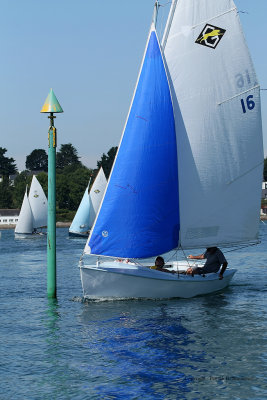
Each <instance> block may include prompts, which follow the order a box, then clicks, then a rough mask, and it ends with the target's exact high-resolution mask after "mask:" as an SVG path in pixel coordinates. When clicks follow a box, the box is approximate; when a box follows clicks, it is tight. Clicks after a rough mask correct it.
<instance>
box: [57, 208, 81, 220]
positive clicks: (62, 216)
mask: <svg viewBox="0 0 267 400" xmlns="http://www.w3.org/2000/svg"><path fill="white" fill-rule="evenodd" d="M75 213H76V211H69V210H61V209H60V208H57V210H56V220H57V222H58V221H59V222H70V221H72V220H73V218H74V216H75Z"/></svg>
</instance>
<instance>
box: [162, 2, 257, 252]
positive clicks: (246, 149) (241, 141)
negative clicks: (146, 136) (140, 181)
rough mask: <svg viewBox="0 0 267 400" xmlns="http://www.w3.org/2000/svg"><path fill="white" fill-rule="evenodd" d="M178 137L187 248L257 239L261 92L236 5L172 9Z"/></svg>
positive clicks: (170, 60)
mask: <svg viewBox="0 0 267 400" xmlns="http://www.w3.org/2000/svg"><path fill="white" fill-rule="evenodd" d="M163 45H164V46H165V49H164V54H165V58H166V63H167V67H168V70H169V75H170V82H171V86H172V95H173V103H174V114H175V122H176V134H177V154H178V175H179V208H180V224H181V226H180V244H181V246H182V247H183V248H192V247H203V246H211V245H223V244H233V243H240V242H246V241H250V240H254V239H256V238H257V234H258V225H259V209H260V191H261V180H262V168H263V145H262V127H261V108H260V88H259V83H258V80H257V77H256V74H255V71H254V68H253V64H252V61H251V58H250V55H249V52H248V49H247V45H246V43H245V40H244V36H243V33H242V29H241V26H240V21H239V16H238V12H237V9H236V7H235V4H234V2H233V1H232V0H220V1H214V0H201V1H199V0H180V1H179V2H178V3H177V5H176V2H174V4H173V7H172V9H171V11H170V16H169V20H168V24H167V26H166V30H165V36H164V39H163Z"/></svg>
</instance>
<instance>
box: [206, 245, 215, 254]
mask: <svg viewBox="0 0 267 400" xmlns="http://www.w3.org/2000/svg"><path fill="white" fill-rule="evenodd" d="M206 249H207V251H208V252H209V253H211V254H213V253H215V251H216V250H217V247H206Z"/></svg>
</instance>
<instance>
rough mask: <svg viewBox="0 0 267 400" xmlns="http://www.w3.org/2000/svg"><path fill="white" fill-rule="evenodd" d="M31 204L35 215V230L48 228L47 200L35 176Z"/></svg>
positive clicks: (31, 189) (30, 194) (32, 184)
mask: <svg viewBox="0 0 267 400" xmlns="http://www.w3.org/2000/svg"><path fill="white" fill-rule="evenodd" d="M29 202H30V206H31V209H32V215H33V228H34V229H37V228H41V227H44V226H47V199H46V196H45V193H44V191H43V188H42V186H41V185H40V183H39V182H38V180H37V178H36V176H35V175H33V177H32V183H31V188H30V192H29Z"/></svg>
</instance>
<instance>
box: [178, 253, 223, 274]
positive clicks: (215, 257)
mask: <svg viewBox="0 0 267 400" xmlns="http://www.w3.org/2000/svg"><path fill="white" fill-rule="evenodd" d="M188 258H190V259H195V260H204V259H206V260H207V261H206V262H205V264H204V267H197V266H196V267H190V268H188V269H187V271H186V274H187V275H192V276H194V274H198V275H202V274H209V273H211V272H215V273H216V272H218V271H219V270H220V267H221V265H222V269H221V271H220V274H219V279H223V274H224V271H225V270H226V268H227V265H228V262H227V261H226V258H225V257H224V254H223V253H222V251H221V250H220V249H218V247H207V250H206V251H205V253H203V254H200V255H198V256H193V255H192V254H190V255H189V256H188Z"/></svg>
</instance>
